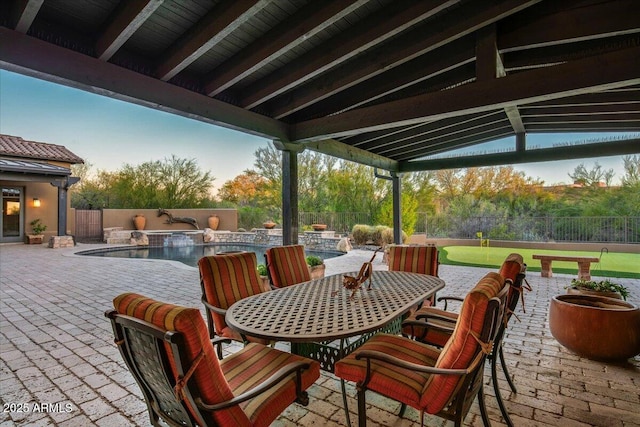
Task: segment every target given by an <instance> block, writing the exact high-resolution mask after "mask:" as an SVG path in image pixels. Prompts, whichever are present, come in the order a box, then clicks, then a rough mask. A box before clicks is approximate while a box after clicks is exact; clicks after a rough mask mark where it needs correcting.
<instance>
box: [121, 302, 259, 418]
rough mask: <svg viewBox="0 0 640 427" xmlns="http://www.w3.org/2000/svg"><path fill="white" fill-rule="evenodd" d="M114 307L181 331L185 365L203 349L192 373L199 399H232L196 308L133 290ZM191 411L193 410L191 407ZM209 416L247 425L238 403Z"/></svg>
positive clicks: (219, 400)
mask: <svg viewBox="0 0 640 427" xmlns="http://www.w3.org/2000/svg"><path fill="white" fill-rule="evenodd" d="M113 306H114V308H115V309H116V311H117V312H118V313H120V314H124V315H127V316H132V317H136V318H138V319H142V320H144V321H146V322H149V323H151V324H153V325H155V326H158V327H159V328H162V329H166V330H168V331H178V332H181V333H183V334H184V339H185V349H184V355H185V357H186V358H187V360H186V361H185V363H186V365H187V366H189V365H190V364H191V363H192V362H193V360H194V359H195V358H196V357H198V355H199V354H200V352H201V351H202V352H204V358H203V359H202V360H201V361H200V363H199V364H198V367H197V368H196V370H195V371H194V373H193V376H192V379H194V380H195V382H196V384H197V387H198V389H199V391H200V394H201V396H202V400H203V401H204V402H206V403H209V404H213V403H218V402H222V401H225V400H228V399H231V398H233V392H232V389H231V388H230V387H229V385H228V384H227V380H226V379H225V376H224V374H223V372H222V369H221V368H220V364H219V363H218V358H217V356H216V354H215V351H214V349H213V346H212V345H211V341H210V340H209V334H208V332H207V327H206V325H205V324H204V320H203V319H202V315H201V314H200V311H199V310H198V309H196V308H186V307H180V306H176V305H173V304H166V303H162V302H159V301H155V300H153V299H151V298H146V297H144V296H142V295H138V294H133V293H125V294H122V295H119V296H118V297H116V298H115V299H114V300H113ZM167 349H168V351H169V353H171V348H170V347H169V346H168V345H167ZM171 364H172V367H173V370H174V379H177V373H176V370H175V366H174V364H173V360H171ZM192 413H195V411H193V410H192ZM212 416H213V418H214V419H215V420H216V422H217V423H218V424H220V425H233V426H241V425H250V423H249V420H248V418H247V416H246V415H245V414H244V412H243V411H242V409H241V408H240V407H239V406H234V407H231V408H229V409H226V410H223V411H216V412H215V413H214V414H213V415H212Z"/></svg>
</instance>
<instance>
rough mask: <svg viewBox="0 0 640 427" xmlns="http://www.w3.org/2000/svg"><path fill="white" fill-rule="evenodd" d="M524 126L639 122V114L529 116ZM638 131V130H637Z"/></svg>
mask: <svg viewBox="0 0 640 427" xmlns="http://www.w3.org/2000/svg"><path fill="white" fill-rule="evenodd" d="M524 122H525V125H526V126H529V124H536V123H589V122H591V123H607V122H640V112H637V111H636V112H631V113H625V114H619V113H618V114H583V115H579V114H577V115H568V116H559V117H558V116H555V115H554V116H530V117H527V118H525V119H524ZM639 130H640V129H639Z"/></svg>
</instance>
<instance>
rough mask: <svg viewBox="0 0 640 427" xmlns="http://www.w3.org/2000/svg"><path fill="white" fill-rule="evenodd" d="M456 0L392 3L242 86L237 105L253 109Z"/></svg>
mask: <svg viewBox="0 0 640 427" xmlns="http://www.w3.org/2000/svg"><path fill="white" fill-rule="evenodd" d="M456 3H459V0H455V1H451V0H448V1H440V0H438V1H433V0H423V1H419V2H394V3H392V5H390V6H389V8H385V9H383V10H381V11H379V12H377V13H374V14H372V15H371V16H369V17H367V19H366V20H363V21H362V22H359V23H356V24H355V25H354V26H353V27H351V28H349V37H346V38H345V37H344V34H342V33H340V34H338V35H337V36H335V37H333V38H332V39H330V40H328V41H327V42H325V43H324V44H322V45H321V46H319V47H318V48H317V49H314V50H311V51H309V52H308V53H306V54H303V55H302V56H300V57H299V58H297V59H296V60H295V61H293V62H292V63H291V64H289V65H287V66H286V67H284V68H282V69H280V70H277V71H275V72H273V73H271V74H270V75H269V76H267V77H265V78H263V79H260V80H258V81H256V82H255V83H252V84H251V85H249V86H248V87H247V88H245V90H244V91H243V92H244V94H245V95H244V97H243V98H242V99H241V101H240V105H241V106H243V107H245V108H254V107H256V106H258V105H260V104H262V103H264V102H266V101H268V100H270V99H271V98H273V97H276V96H278V95H280V94H282V93H284V92H286V91H288V90H290V89H292V88H294V87H296V86H299V85H301V84H303V83H304V82H306V81H308V80H310V79H313V78H315V77H316V76H318V75H320V74H321V73H323V72H325V71H327V70H329V69H331V68H334V67H337V66H338V65H340V64H342V63H344V62H345V61H347V60H349V59H351V58H353V57H355V56H356V55H359V54H361V53H362V52H364V51H366V50H368V49H371V48H372V47H374V46H376V45H378V44H380V43H382V42H384V41H386V40H388V39H390V38H391V37H395V36H397V35H398V34H400V33H401V32H403V31H405V30H407V29H408V28H410V27H412V26H414V25H416V24H418V23H420V22H421V21H423V20H425V19H428V18H429V17H431V16H433V15H435V14H437V13H438V12H441V11H442V10H444V9H445V8H447V7H450V6H452V5H454V4H456Z"/></svg>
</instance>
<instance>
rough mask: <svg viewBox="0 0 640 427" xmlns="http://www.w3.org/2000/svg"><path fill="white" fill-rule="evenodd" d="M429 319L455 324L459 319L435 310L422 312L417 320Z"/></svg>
mask: <svg viewBox="0 0 640 427" xmlns="http://www.w3.org/2000/svg"><path fill="white" fill-rule="evenodd" d="M429 319H434V320H440V321H443V322H446V323H451V324H453V325H455V324H456V322H457V321H458V319H457V318H456V319H452V318H451V317H448V316H445V315H443V314H438V313H434V312H433V311H432V312H430V313H421V314H418V315H417V316H416V320H424V321H427V322H428V321H429Z"/></svg>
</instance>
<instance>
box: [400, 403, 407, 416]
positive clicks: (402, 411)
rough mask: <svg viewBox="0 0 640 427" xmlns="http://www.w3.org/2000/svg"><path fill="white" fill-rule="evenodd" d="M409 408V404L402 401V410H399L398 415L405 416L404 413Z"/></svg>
mask: <svg viewBox="0 0 640 427" xmlns="http://www.w3.org/2000/svg"><path fill="white" fill-rule="evenodd" d="M406 410H407V404H406V403H400V411H399V412H398V417H400V418H402V417H404V413H405V411H406Z"/></svg>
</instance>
